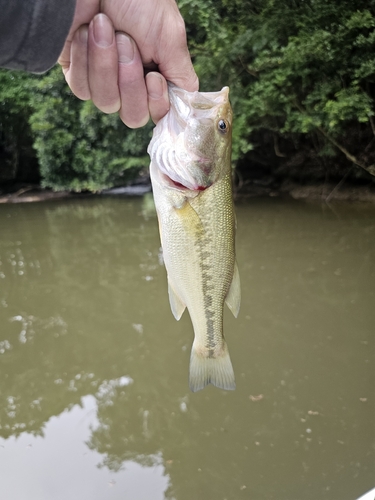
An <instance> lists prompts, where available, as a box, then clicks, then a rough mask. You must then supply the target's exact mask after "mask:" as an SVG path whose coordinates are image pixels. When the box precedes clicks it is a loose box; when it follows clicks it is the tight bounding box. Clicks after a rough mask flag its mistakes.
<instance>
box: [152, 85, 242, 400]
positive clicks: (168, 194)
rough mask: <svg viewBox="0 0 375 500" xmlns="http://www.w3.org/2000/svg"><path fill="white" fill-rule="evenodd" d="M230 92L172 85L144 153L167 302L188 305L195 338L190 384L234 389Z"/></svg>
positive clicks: (236, 299) (236, 296)
mask: <svg viewBox="0 0 375 500" xmlns="http://www.w3.org/2000/svg"><path fill="white" fill-rule="evenodd" d="M228 93H229V88H228V87H224V88H223V89H222V90H221V91H220V92H187V91H185V90H182V89H180V88H178V87H175V86H173V85H169V99H170V110H169V112H168V113H167V115H166V116H165V117H164V118H163V119H162V120H160V121H159V122H158V124H157V125H156V127H155V129H154V132H153V137H152V140H151V142H150V145H149V147H148V153H149V155H150V157H151V166H150V175H151V182H152V187H153V193H154V200H155V206H156V211H157V215H158V220H159V231H160V238H161V245H162V249H163V258H164V263H165V267H166V269H167V274H168V293H169V301H170V306H171V309H172V313H173V315H174V317H175V318H176V319H177V320H179V319H180V318H181V316H182V313H183V312H184V310H185V308H186V307H187V309H188V311H189V313H190V317H191V321H192V323H193V328H194V333H195V338H194V342H193V347H192V351H191V358H190V375H189V385H190V388H191V390H192V391H193V392H195V391H198V390H200V389H203V388H204V387H205V386H206V385H207V384H209V383H211V384H213V385H215V386H216V387H220V388H221V389H235V379H234V372H233V368H232V363H231V360H230V357H229V352H228V348H227V344H226V341H225V339H224V334H223V308H224V302H226V304H227V305H228V307H229V309H230V310H231V311H232V313H233V314H234V316H236V317H237V315H238V312H239V307H240V300H241V292H240V280H239V274H238V268H237V264H236V259H235V246H234V238H235V214H234V207H233V199H232V180H231V147H232V110H231V106H230V103H229V98H228Z"/></svg>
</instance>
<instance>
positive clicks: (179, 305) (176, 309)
mask: <svg viewBox="0 0 375 500" xmlns="http://www.w3.org/2000/svg"><path fill="white" fill-rule="evenodd" d="M168 295H169V303H170V306H171V310H172V313H173V316H174V317H175V318H176V319H177V321H178V320H179V319H180V318H181V316H182V314H183V312H184V311H185V308H186V304H184V303H183V302H182V300H181V299H180V297H179V296H178V295H177V293H176V292H175V291H174V289H173V287H172V285H171V283H170V281H169V280H168Z"/></svg>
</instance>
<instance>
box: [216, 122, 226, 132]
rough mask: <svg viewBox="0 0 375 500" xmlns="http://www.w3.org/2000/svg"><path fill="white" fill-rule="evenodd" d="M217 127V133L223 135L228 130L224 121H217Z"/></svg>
mask: <svg viewBox="0 0 375 500" xmlns="http://www.w3.org/2000/svg"><path fill="white" fill-rule="evenodd" d="M217 126H218V129H219V131H220V132H222V133H223V134H225V133H226V132H227V130H228V123H227V122H226V120H219V121H218V124H217Z"/></svg>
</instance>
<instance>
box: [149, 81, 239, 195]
mask: <svg viewBox="0 0 375 500" xmlns="http://www.w3.org/2000/svg"><path fill="white" fill-rule="evenodd" d="M228 94H229V88H228V87H224V88H223V89H222V90H221V91H220V92H187V91H185V90H183V89H180V88H178V87H176V86H174V85H171V84H169V99H170V110H169V112H168V113H167V115H166V116H165V117H164V118H163V119H162V120H160V121H159V122H158V124H157V126H156V127H155V129H154V135H153V139H152V141H151V143H150V146H149V148H148V152H149V154H150V156H151V159H152V161H154V162H156V164H157V166H158V168H159V169H160V170H161V172H162V173H163V174H164V175H165V176H167V177H168V178H169V179H170V180H171V187H173V184H174V185H175V187H176V188H179V189H184V188H185V189H189V190H193V191H199V190H204V189H206V188H208V187H209V186H211V185H212V184H214V182H216V181H217V180H218V179H219V178H221V177H222V176H223V175H225V174H226V173H227V172H228V170H229V169H230V157H231V147H232V109H231V106H230V103H229V97H228Z"/></svg>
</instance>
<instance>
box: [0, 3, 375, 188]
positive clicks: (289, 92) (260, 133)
mask: <svg viewBox="0 0 375 500" xmlns="http://www.w3.org/2000/svg"><path fill="white" fill-rule="evenodd" d="M179 6H180V8H181V11H182V14H183V17H184V18H185V21H186V26H187V31H188V39H189V43H190V49H191V53H192V56H193V60H194V64H195V68H196V70H197V72H198V75H199V77H200V81H201V89H202V90H206V91H213V90H219V89H220V88H221V87H222V86H224V85H229V86H230V87H231V100H232V104H233V108H234V113H235V127H234V137H233V138H234V140H233V161H234V164H236V165H240V166H241V165H242V171H243V174H244V175H246V176H252V175H254V168H252V167H253V166H254V165H258V166H260V169H263V170H264V171H266V172H271V173H272V174H273V175H274V176H283V177H293V176H294V177H296V176H298V177H299V178H301V177H303V176H305V177H308V178H309V179H310V180H311V179H318V178H326V176H327V172H328V173H330V172H331V173H332V172H333V173H334V175H339V176H340V177H342V175H343V173H346V172H347V171H348V169H349V168H351V167H352V165H353V164H355V165H357V166H359V167H362V169H360V168H355V169H352V170H351V171H352V172H353V174H351V176H352V177H353V175H354V176H355V177H357V176H361V175H362V176H363V175H364V176H365V177H366V176H367V177H368V172H369V173H371V174H373V175H374V174H375V118H374V114H375V109H374V97H375V58H374V53H375V0H278V1H276V0H256V1H255V0H179ZM30 125H31V129H30ZM151 128H152V124H151V123H150V124H149V125H148V126H147V127H146V128H144V129H141V130H129V129H127V128H126V127H125V126H124V125H123V124H122V122H121V121H120V120H119V118H118V117H117V116H115V115H110V116H109V115H104V114H102V113H100V112H99V111H97V110H96V108H95V107H94V106H93V105H92V104H91V103H89V102H82V101H79V100H78V99H76V98H75V97H74V96H73V95H72V94H71V92H70V91H69V89H68V87H67V86H66V84H65V82H64V79H63V76H62V74H61V70H60V69H59V68H56V69H53V70H52V71H50V72H49V73H47V74H46V75H45V76H43V77H34V76H29V75H24V74H21V73H11V72H5V71H1V70H0V158H1V159H2V160H4V159H5V160H4V161H3V162H2V163H3V164H4V162H5V163H6V164H7V165H8V166H10V167H9V168H10V169H13V170H16V169H17V165H18V164H19V162H20V160H19V156H20V155H21V156H22V155H25V154H26V153H27V155H29V156H28V158H29V159H30V158H31V157H32V154H33V150H32V148H31V143H33V145H34V148H35V153H34V154H36V156H37V158H38V161H39V166H40V172H41V175H42V182H43V185H45V186H50V187H53V188H54V189H72V190H76V191H79V190H83V189H88V190H91V191H97V190H100V189H102V188H104V187H109V186H112V185H116V184H119V183H123V182H124V180H126V179H128V178H130V177H131V176H133V175H135V174H136V172H138V171H139V169H142V168H143V167H147V165H148V158H147V154H146V148H147V144H148V142H149V138H150V134H151ZM249 166H250V168H249ZM362 173H363V174H362Z"/></svg>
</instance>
